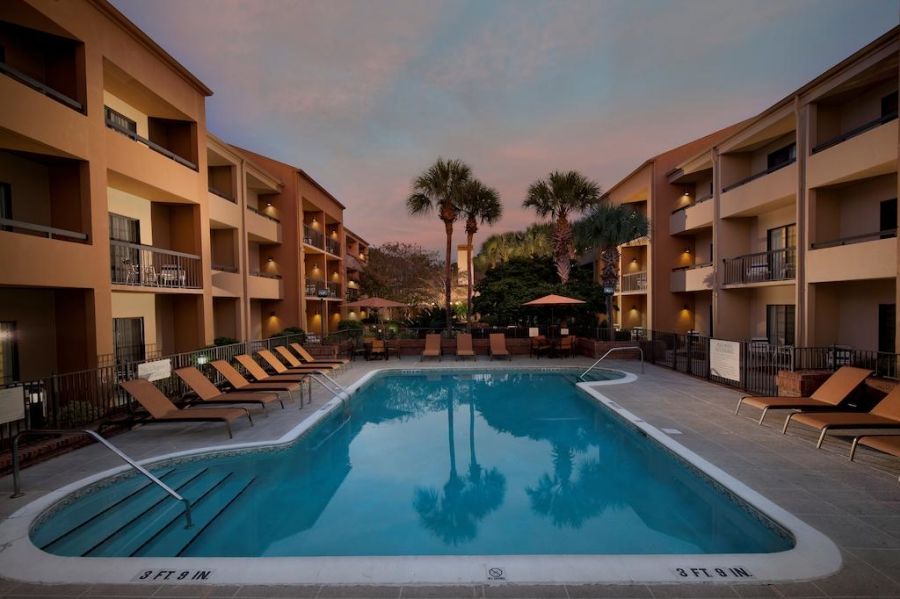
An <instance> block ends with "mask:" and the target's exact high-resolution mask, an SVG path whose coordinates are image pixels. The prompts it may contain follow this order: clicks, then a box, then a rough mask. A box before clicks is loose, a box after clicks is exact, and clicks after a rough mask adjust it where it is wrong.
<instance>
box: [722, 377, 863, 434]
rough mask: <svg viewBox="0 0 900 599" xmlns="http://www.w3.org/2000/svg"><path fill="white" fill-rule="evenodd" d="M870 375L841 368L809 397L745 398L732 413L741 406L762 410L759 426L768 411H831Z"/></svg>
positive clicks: (737, 410)
mask: <svg viewBox="0 0 900 599" xmlns="http://www.w3.org/2000/svg"><path fill="white" fill-rule="evenodd" d="M871 374H872V371H871V370H866V369H865V368H854V367H852V366H843V367H841V368H840V369H839V370H838V371H837V372H835V373H834V374H832V375H831V376H830V377H828V379H827V380H826V381H825V382H824V383H822V385H821V386H820V387H819V388H818V389H816V390H815V392H814V393H813V394H812V395H810V396H809V397H754V396H752V395H751V396H745V397H742V398H741V399H740V401H738V405H737V409H735V411H734V413H735V414H737V413H738V412H739V411H740V410H741V406H742V405H743V404H747V405H748V406H753V407H754V408H759V409H761V410H762V414H760V416H759V424H762V423H763V419H765V417H766V412H768V411H769V410H804V411H814V410H819V411H821V410H832V411H833V410H834V408H835V407H836V406H839V405H840V404H842V403H843V402H844V401H846V400H847V398H848V397H850V395H851V394H852V393H853V392H854V391H855V390H856V388H857V387H859V386H860V385H862V384H863V382H864V381H865V380H866V378H868V377H869V375H871Z"/></svg>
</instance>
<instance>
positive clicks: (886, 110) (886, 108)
mask: <svg viewBox="0 0 900 599" xmlns="http://www.w3.org/2000/svg"><path fill="white" fill-rule="evenodd" d="M890 116H897V92H891V93H889V94H888V95H886V96H885V97H883V98H881V118H883V119H884V118H889V117H890Z"/></svg>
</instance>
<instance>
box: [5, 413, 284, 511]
mask: <svg viewBox="0 0 900 599" xmlns="http://www.w3.org/2000/svg"><path fill="white" fill-rule="evenodd" d="M301 401H302V399H301ZM26 435H61V436H64V435H68V436H73V435H87V436H89V437H93V438H94V439H95V440H96V441H98V442H99V443H100V444H101V445H103V446H104V447H106V448H107V449H108V450H110V451H111V452H113V453H114V454H116V455H117V456H119V457H120V458H121V459H122V461H124V462H125V463H126V464H128V465H129V466H131V468H133V469H134V470H137V471H138V472H139V473H140V474H142V475H144V476H146V477H147V478H148V479H150V482H151V483H153V484H154V485H156V486H157V487H159V488H160V489H162V490H163V491H165V492H166V493H167V494H168V495H169V496H171V497H172V498H173V499H175V500H177V501H180V502H181V503H183V504H184V519H185V524H184V527H185V528H191V527H192V526H193V525H194V523H193V519H192V518H191V502H190V501H188V500H187V499H185V498H184V497H182V496H181V495H179V494H178V493H176V492H175V491H173V490H172V488H171V487H170V486H169V485H167V484H166V483H164V482H163V481H161V480H159V479H158V478H157V477H156V476H154V475H153V474H151V473H150V471H149V470H147V469H146V468H144V467H143V466H141V465H140V464H138V463H137V462H135V461H134V460H132V459H131V458H130V457H128V456H127V455H126V454H125V452H123V451H122V450H121V449H119V448H118V447H116V446H115V445H113V444H112V443H110V442H109V441H107V440H106V439H104V438H103V437H102V436H101V435H100V433H98V432H96V431H92V430H89V429H82V430H71V429H70V430H66V429H40V430H38V429H36V430H30V431H22V432H21V433H19V434H17V435H16V436H15V437H14V438H13V442H12V468H13V494H12V495H10V498H11V499H15V498H16V497H21V496H22V495H24V494H25V493H24V492H23V491H22V482H21V477H20V474H19V439H21V438H22V437H24V436H26Z"/></svg>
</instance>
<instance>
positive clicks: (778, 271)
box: [766, 224, 797, 280]
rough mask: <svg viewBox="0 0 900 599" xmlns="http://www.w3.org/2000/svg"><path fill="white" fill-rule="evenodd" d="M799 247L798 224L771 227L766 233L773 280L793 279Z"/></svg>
mask: <svg viewBox="0 0 900 599" xmlns="http://www.w3.org/2000/svg"><path fill="white" fill-rule="evenodd" d="M796 247H797V225H795V224H790V225H785V226H783V227H775V228H774V229H769V230H768V231H767V233H766V250H767V251H768V252H769V256H768V264H769V273H770V276H771V277H772V280H782V279H793V278H794V262H795V257H794V254H795V253H796V250H795V248H796Z"/></svg>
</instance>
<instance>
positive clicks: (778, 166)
mask: <svg viewBox="0 0 900 599" xmlns="http://www.w3.org/2000/svg"><path fill="white" fill-rule="evenodd" d="M795 162H797V159H796V158H791V159H790V160H787V161H785V162H782V163H781V164H776V165H775V166H773V167H771V168H767V169H766V170H764V171H762V172H760V173H756V174H753V175H750V176H749V177H744V178H743V179H741V180H740V181H735V182H734V183H731V184H730V185H726V186H725V187H723V188H722V193H725V192H726V191H730V190H732V189H734V188H735V187H740V186H741V185H746V184H747V183H749V182H750V181H754V180H756V179H759V178H761V177H765V176H766V175H769V174H772V173H774V172H775V171H778V170H781V169H783V168H784V167H786V166H790V165H792V164H794V163H795Z"/></svg>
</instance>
